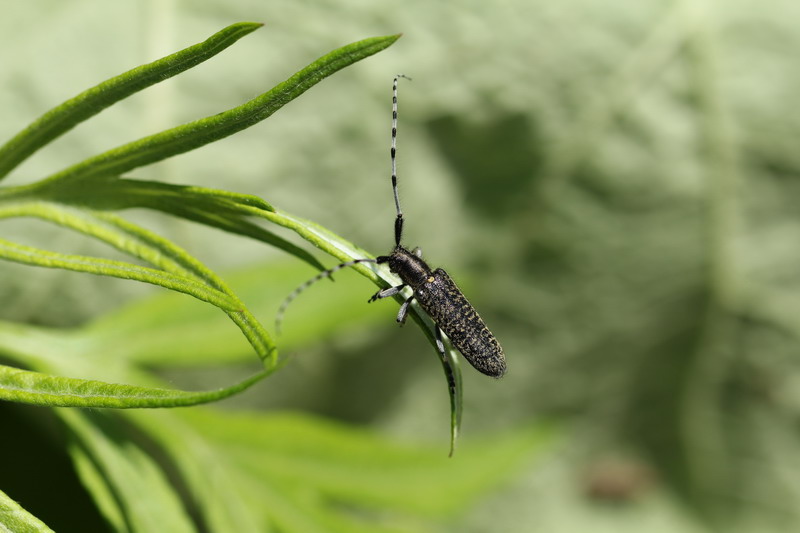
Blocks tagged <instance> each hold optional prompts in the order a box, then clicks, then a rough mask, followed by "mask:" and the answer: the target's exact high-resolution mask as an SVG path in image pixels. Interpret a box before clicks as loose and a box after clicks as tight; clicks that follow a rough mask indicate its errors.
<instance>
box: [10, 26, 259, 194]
mask: <svg viewBox="0 0 800 533" xmlns="http://www.w3.org/2000/svg"><path fill="white" fill-rule="evenodd" d="M261 26H262V24H259V23H255V22H240V23H237V24H232V25H230V26H228V27H227V28H224V29H222V30H221V31H219V32H217V33H215V34H214V35H212V36H211V37H209V38H208V39H206V40H205V41H203V42H202V43H199V44H196V45H194V46H190V47H188V48H185V49H184V50H181V51H180V52H176V53H174V54H171V55H168V56H167V57H164V58H162V59H159V60H157V61H153V62H152V63H148V64H146V65H142V66H140V67H136V68H134V69H131V70H129V71H127V72H124V73H122V74H120V75H119V76H114V77H113V78H111V79H108V80H106V81H104V82H102V83H100V84H98V85H96V86H94V87H92V88H91V89H87V90H86V91H84V92H82V93H81V94H79V95H77V96H75V97H73V98H71V99H69V100H67V101H66V102H64V103H63V104H61V105H59V106H58V107H55V108H54V109H51V110H50V111H48V112H47V113H45V114H44V115H42V116H41V117H39V118H38V119H36V120H35V121H34V122H33V123H32V124H31V125H30V126H28V127H27V128H25V129H24V130H22V131H21V132H20V133H18V134H17V135H16V136H15V137H13V138H12V139H11V140H10V141H8V142H7V143H6V144H5V145H3V146H2V147H0V179H2V178H3V177H4V176H6V175H7V174H8V173H9V172H10V171H11V170H13V169H14V168H15V167H16V166H17V165H19V164H20V163H21V162H22V161H24V160H25V159H26V158H28V157H29V156H30V155H31V154H33V153H34V152H36V150H38V149H39V148H41V147H42V146H45V145H46V144H47V143H49V142H51V141H52V140H54V139H56V138H58V137H59V136H61V135H62V134H64V133H66V132H67V131H69V130H70V129H72V128H74V127H75V126H76V125H78V124H80V123H81V122H83V121H85V120H87V119H89V118H91V117H93V116H94V115H96V114H98V113H100V112H101V111H103V110H104V109H106V108H107V107H109V106H111V105H113V104H115V103H116V102H119V101H120V100H123V99H124V98H127V97H128V96H130V95H132V94H134V93H136V92H138V91H141V90H142V89H145V88H147V87H150V86H151V85H154V84H156V83H158V82H160V81H164V80H166V79H169V78H171V77H172V76H175V75H176V74H180V73H181V72H184V71H186V70H188V69H190V68H192V67H194V66H196V65H198V64H200V63H202V62H203V61H205V60H207V59H209V58H211V57H213V56H215V55H216V54H218V53H220V52H222V51H223V50H225V49H226V48H228V47H229V46H231V45H232V44H233V43H235V42H236V41H238V40H239V39H241V38H242V37H244V36H245V35H247V34H248V33H250V32H252V31H254V30H256V29H258V28H260V27H261Z"/></svg>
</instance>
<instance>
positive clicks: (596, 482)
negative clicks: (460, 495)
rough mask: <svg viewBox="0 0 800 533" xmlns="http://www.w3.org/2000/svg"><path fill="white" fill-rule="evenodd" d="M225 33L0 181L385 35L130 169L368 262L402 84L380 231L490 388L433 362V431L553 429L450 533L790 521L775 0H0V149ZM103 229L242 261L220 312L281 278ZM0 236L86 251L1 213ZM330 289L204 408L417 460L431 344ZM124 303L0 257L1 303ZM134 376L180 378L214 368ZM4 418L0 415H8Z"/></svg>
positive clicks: (792, 151) (31, 308) (154, 224)
mask: <svg viewBox="0 0 800 533" xmlns="http://www.w3.org/2000/svg"><path fill="white" fill-rule="evenodd" d="M241 20H254V21H262V22H264V23H265V27H264V28H263V29H262V30H260V31H258V32H256V33H255V34H253V35H251V36H249V37H247V38H246V39H244V40H243V41H241V42H240V43H238V44H237V45H236V46H234V47H232V48H231V49H230V50H228V51H226V52H224V53H223V54H221V55H220V56H218V57H216V58H214V59H213V60H211V61H209V62H207V63H204V64H203V65H201V66H199V67H197V68H195V69H192V70H191V71H190V72H187V73H186V74H183V75H181V76H179V77H177V78H176V79H173V80H170V81H168V82H166V83H163V84H160V85H159V86H156V87H153V88H151V89H148V90H146V91H144V92H143V93H141V94H139V95H136V96H134V97H133V98H130V99H129V100H126V101H125V102H122V103H121V104H118V105H116V106H114V107H113V108H111V109H109V110H107V111H105V112H104V113H102V114H101V115H100V116H98V117H96V118H95V119H93V120H91V121H89V122H88V123H86V124H84V125H81V127H80V128H79V129H76V130H75V131H73V132H71V133H70V134H68V135H66V136H65V137H63V138H62V139H60V140H58V141H56V142H55V143H53V144H52V145H50V146H49V147H48V148H47V149H46V150H45V151H43V152H42V153H41V154H38V155H37V157H35V158H32V159H31V160H29V161H28V162H26V163H25V164H24V165H23V166H21V167H20V168H19V169H18V170H17V171H16V172H15V173H14V174H13V175H12V176H11V177H10V178H9V180H8V182H9V184H21V183H26V182H28V181H31V180H32V179H34V178H38V177H40V176H43V175H46V174H48V173H50V172H53V171H55V170H58V169H60V168H62V167H63V166H66V165H68V164H70V163H72V162H75V161H77V160H80V159H82V158H84V157H88V156H90V155H93V154H95V153H97V152H99V151H102V150H105V149H108V148H111V147H113V146H116V145H118V144H121V143H124V142H127V141H129V140H133V139H136V138H139V137H141V136H144V135H147V134H150V133H152V132H155V131H158V130H161V129H165V128H167V127H170V126H173V125H176V124H180V123H183V122H186V121H189V120H192V119H194V118H198V117H201V116H205V115H208V114H212V113H215V112H218V111H221V110H224V109H227V108H229V107H232V106H234V105H237V104H239V103H241V102H243V101H244V100H246V99H249V98H251V97H253V96H255V95H256V94H258V93H260V92H263V91H264V90H266V89H268V88H270V87H271V86H272V85H274V84H275V83H277V82H279V81H281V80H283V79H284V78H285V77H287V76H288V75H290V74H291V73H293V72H294V71H295V70H297V69H298V68H299V67H301V66H302V65H305V64H306V63H308V62H309V61H311V60H313V59H314V58H316V57H318V56H319V55H322V54H323V53H325V52H327V51H329V50H331V49H333V48H335V47H338V46H340V45H343V44H346V43H348V42H352V41H355V40H359V39H362V38H365V37H370V36H377V35H386V34H391V33H398V32H402V33H403V34H404V36H403V37H402V39H400V40H399V41H398V42H397V43H396V44H395V45H394V46H392V47H391V48H389V49H388V50H386V51H385V52H382V53H380V54H378V55H376V56H374V57H372V58H369V59H367V60H365V61H363V62H361V63H359V64H356V65H355V66H353V67H351V68H348V69H345V70H344V71H342V72H340V73H338V74H336V75H335V76H333V77H332V78H330V79H328V80H326V81H324V82H323V83H322V84H320V85H319V86H317V87H315V88H313V89H312V90H311V91H309V92H308V93H307V94H305V95H303V96H302V97H301V98H299V99H298V100H297V101H295V102H292V103H291V104H290V105H289V106H287V107H286V108H284V109H282V110H281V111H280V112H278V113H277V114H276V115H275V116H273V117H271V118H270V119H269V120H267V121H265V122H264V123H262V124H259V125H257V126H255V127H253V128H251V129H248V130H246V131H244V132H242V133H240V134H237V135H235V136H233V137H230V138H228V139H225V140H223V141H221V142H217V143H214V144H213V145H210V146H207V147H205V148H203V149H201V150H198V151H196V152H193V153H189V154H185V155H182V156H179V157H176V158H174V159H172V160H170V161H167V162H164V163H161V164H157V165H153V166H151V167H148V168H145V169H141V170H139V171H137V172H135V173H133V174H132V175H134V176H136V177H142V178H148V179H157V180H163V181H168V182H171V183H183V184H198V185H203V186H209V187H216V188H221V189H227V190H231V191H237V192H243V193H252V194H256V195H259V196H261V197H263V198H265V199H266V200H268V201H269V202H271V203H273V204H274V205H276V206H278V207H280V208H281V209H284V210H286V211H288V212H290V213H293V214H296V215H299V216H302V217H305V218H309V219H311V220H314V221H316V222H319V223H321V224H322V225H324V226H326V227H328V228H330V229H331V230H333V231H335V232H336V233H338V234H340V235H342V236H344V237H346V238H348V239H350V240H352V241H353V242H355V243H357V244H358V245H360V246H362V247H364V248H365V249H368V250H371V251H373V252H374V253H376V254H379V253H385V252H387V251H388V250H389V249H390V247H391V245H392V229H391V228H392V223H393V216H394V213H393V204H392V199H391V190H390V183H389V158H388V143H389V126H390V111H391V108H390V98H391V93H390V89H391V78H392V76H393V75H394V74H395V73H398V72H402V73H405V74H407V75H409V76H411V77H412V78H413V82H408V83H403V84H402V85H401V87H400V118H399V121H400V124H399V134H398V135H399V139H398V154H399V155H398V157H399V163H398V164H399V174H400V181H401V195H402V198H401V199H402V202H403V206H404V211H405V213H406V219H407V222H406V235H405V240H406V244H407V245H409V246H415V245H419V246H421V247H422V249H423V251H424V252H425V255H426V258H427V259H428V260H429V262H430V263H431V264H432V265H436V266H438V265H442V266H445V267H446V268H447V269H448V271H449V272H450V273H451V274H452V275H453V276H454V278H455V279H456V280H457V281H458V282H459V283H460V284H461V285H462V287H463V288H464V290H465V292H466V293H467V294H468V295H469V297H470V299H471V300H472V301H473V303H474V304H475V305H476V307H477V308H478V309H479V310H480V312H481V314H482V315H483V317H484V318H485V320H486V321H487V323H488V324H489V325H490V327H491V328H492V329H493V331H494V333H495V334H496V336H497V337H498V338H499V339H500V340H501V341H502V343H503V346H504V348H505V351H506V354H507V358H508V365H509V372H508V375H507V376H506V377H505V378H503V379H502V380H500V381H494V380H491V379H489V378H486V377H484V376H481V375H479V374H478V373H477V372H474V371H473V370H472V369H471V368H469V367H467V366H465V367H464V369H463V370H464V381H465V394H466V397H465V415H464V432H463V436H462V443H463V444H464V445H465V446H468V445H469V441H470V440H471V439H479V438H482V439H486V438H491V436H492V435H493V434H495V433H502V432H504V431H508V430H513V429H514V428H519V427H523V426H526V425H532V424H538V423H541V422H543V421H546V422H547V423H548V424H553V426H554V427H556V428H558V430H557V432H558V435H559V436H558V438H557V439H555V443H554V445H553V446H552V447H551V448H550V449H549V450H548V451H547V452H546V453H542V452H541V451H539V452H537V455H536V459H537V460H536V461H532V462H531V465H530V467H528V468H525V469H522V470H520V471H519V472H518V475H517V476H515V477H514V478H513V479H511V480H510V481H509V482H508V483H507V484H506V485H504V486H503V487H501V488H499V489H497V490H496V491H495V492H494V494H493V495H492V496H490V497H487V498H485V499H484V500H483V501H481V502H479V503H476V505H475V506H474V509H473V510H472V511H470V512H469V513H468V514H467V515H465V516H463V517H460V522H459V526H458V527H459V529H458V530H459V531H547V532H550V533H561V532H565V533H572V532H581V531H615V532H624V531H631V532H634V531H635V532H643V531H647V532H670V533H679V532H703V531H717V530H719V531H743V532H744V531H759V532H763V531H771V532H772V531H775V532H778V531H796V530H797V528H798V527H800V512H799V511H798V509H800V474H798V472H800V468H798V466H800V462H799V461H798V457H799V454H800V433H798V413H799V412H800V395H799V394H798V391H800V388H798V386H800V383H798V376H800V374H798V357H797V354H798V350H800V343H798V331H800V318H798V317H800V275H799V274H798V264H800V215H798V213H800V211H799V210H798V208H797V198H798V193H800V185H799V184H800V182H798V181H794V180H797V178H798V171H799V170H800V156H798V150H797V143H798V142H799V141H800V136H798V133H800V114H798V113H797V112H795V110H794V102H795V100H796V98H797V94H800V70H799V69H798V64H797V57H798V52H800V32H798V31H797V29H796V21H797V20H800V4H798V3H797V2H792V1H790V0H770V1H769V2H766V3H756V2H746V1H730V2H722V1H713V0H684V1H666V2H665V1H656V0H614V1H611V2H608V1H607V2H595V1H591V0H568V1H564V2H544V1H538V0H500V1H495V2H478V1H474V0H466V1H462V2H457V3H455V2H449V3H448V2H442V3H440V2H425V1H422V0H408V1H403V2H381V1H374V0H372V1H367V0H342V1H336V2H333V1H325V0H316V1H305V2H298V1H296V0H273V1H269V2H264V1H249V0H232V1H226V2H219V1H210V0H203V1H196V2H177V1H161V2H156V1H143V2H126V3H122V2H101V1H97V0H82V1H72V2H58V1H43V0H37V1H33V2H26V3H20V2H14V3H13V5H12V4H11V3H9V5H7V6H5V8H4V9H3V16H2V17H0V39H2V42H3V46H2V47H0V65H2V67H3V79H4V80H5V83H4V84H3V87H4V89H3V90H2V91H0V109H2V110H3V120H2V121H0V138H2V139H6V138H9V137H10V136H12V135H13V134H14V133H15V132H16V131H18V130H19V129H21V128H22V127H24V126H25V125H26V124H27V123H28V122H30V121H31V120H32V119H33V118H35V117H37V116H39V115H40V114H41V113H42V112H44V111H45V110H47V109H49V108H50V107H52V106H53V105H55V104H57V103H59V102H61V101H63V100H64V99H66V98H68V97H70V96H72V95H73V94H76V93H77V92H79V91H81V90H83V89H84V88H86V87H88V86H90V85H93V84H94V83H96V82H98V81H100V80H102V79H105V78H107V77H110V76H112V75H115V74H117V73H119V72H121V71H123V70H126V69H128V68H131V67H133V66H135V65H138V64H141V63H144V62H147V61H151V60H153V59H155V58H158V57H161V56H163V55H166V54H168V53H170V52H172V51H175V50H177V49H179V48H182V47H184V46H187V45H189V44H192V43H194V42H198V41H200V40H202V39H204V38H205V37H206V36H208V35H210V34H211V33H213V32H214V31H216V30H218V29H220V28H221V27H223V26H225V25H227V24H228V23H231V22H236V21H241ZM130 216H131V217H132V218H134V219H135V220H137V221H140V222H141V223H142V224H145V225H147V226H148V227H149V228H151V229H155V230H157V231H160V232H162V233H164V234H166V235H168V236H170V238H172V239H174V240H175V241H176V242H178V243H179V244H181V245H182V246H184V247H186V248H187V249H189V250H190V251H191V252H192V253H194V254H196V255H197V256H198V257H199V258H200V259H202V260H203V261H205V262H206V263H207V264H209V265H210V266H212V267H213V268H215V269H217V270H218V271H222V272H227V273H230V276H231V277H233V278H235V277H236V276H241V275H247V276H253V275H256V274H254V273H260V272H263V275H264V278H265V280H266V281H265V282H264V286H263V289H259V291H258V292H252V293H248V294H243V295H242V296H243V297H244V298H245V299H246V300H247V301H248V302H254V303H258V302H261V301H262V300H264V301H268V302H269V306H266V307H267V308H273V309H274V308H276V306H277V302H279V301H280V300H281V298H282V297H283V296H284V295H285V294H288V292H289V291H291V289H292V288H293V287H294V286H296V285H297V284H299V283H301V282H302V281H303V280H304V279H307V278H308V277H309V276H311V275H313V271H312V269H310V268H309V267H307V266H306V265H303V264H300V263H299V262H297V261H294V260H293V259H291V258H288V257H287V256H285V255H284V254H281V253H280V252H279V251H273V250H270V249H268V248H266V247H264V246H261V245H259V244H257V243H254V242H252V241H248V240H246V239H242V238H238V237H232V236H229V235H225V234H222V233H219V232H215V231H211V230H207V229H202V228H198V227H196V226H194V225H191V224H189V223H183V222H180V221H175V220H172V219H168V218H166V217H163V216H154V215H152V214H148V213H138V212H133V213H131V214H130ZM0 231H2V234H3V236H4V237H5V238H9V239H12V240H20V241H24V242H32V243H38V244H42V243H48V245H49V246H50V247H55V248H57V249H60V250H69V251H71V252H77V253H101V252H100V251H99V250H100V248H99V247H98V246H96V245H94V244H92V243H90V242H88V241H84V240H82V239H80V238H77V237H74V236H72V235H70V234H67V233H64V232H62V231H60V230H58V229H57V228H52V227H49V226H44V225H38V224H32V223H30V222H27V221H8V222H6V221H4V222H3V225H2V230H0ZM298 242H300V241H299V239H298ZM102 253H107V252H106V251H105V250H103V251H102ZM323 260H325V261H328V262H329V263H330V264H333V261H329V260H328V259H325V258H323ZM242 272H244V273H246V274H242ZM278 274H280V275H278ZM270 275H274V277H273V278H272V279H277V280H278V281H275V282H274V283H270V282H269V280H270ZM339 281H341V283H340V282H339ZM339 281H337V284H336V285H337V286H336V287H333V286H332V284H330V283H321V284H319V285H318V286H316V287H314V288H313V289H311V290H310V291H309V292H308V293H306V294H304V295H303V296H302V297H301V298H300V299H299V300H298V302H297V304H296V306H295V307H293V308H292V309H291V310H290V311H289V313H288V315H287V324H286V329H287V331H286V335H285V337H284V338H283V339H284V341H283V342H284V343H285V344H284V346H285V349H286V351H287V352H289V353H292V354H294V355H295V361H293V362H292V363H291V364H290V365H289V366H288V367H287V368H285V369H284V370H282V371H281V372H280V373H278V374H277V375H275V376H274V377H272V378H270V379H269V380H268V381H267V382H266V383H265V384H263V386H259V387H256V388H255V389H253V390H251V391H248V392H247V393H246V394H245V395H243V396H242V397H240V398H237V399H235V400H232V401H230V402H227V403H226V406H227V407H229V408H232V409H235V408H238V407H241V406H246V407H258V408H264V409H284V408H288V409H299V410H305V411H308V412H313V413H318V414H321V415H324V416H326V417H331V418H333V419H337V420H340V421H344V422H347V423H350V424H354V425H357V426H361V427H367V428H371V429H373V430H375V431H377V432H379V433H381V434H384V435H390V436H392V437H393V438H397V439H399V440H401V441H405V442H414V443H426V444H430V445H432V446H441V448H442V453H443V454H444V453H446V443H447V423H448V418H447V417H448V412H447V409H448V405H447V396H446V388H445V384H444V379H443V376H442V374H441V369H440V364H439V362H438V360H437V356H436V354H435V352H434V351H433V349H432V348H431V346H430V345H429V344H428V342H427V341H426V340H425V339H424V337H423V335H421V333H420V332H419V331H418V330H417V328H416V327H414V326H407V327H405V328H402V329H400V328H397V327H396V325H395V324H394V321H393V316H394V314H395V313H396V306H394V305H393V304H391V303H389V302H381V303H378V304H372V305H370V306H367V304H366V299H367V298H368V297H369V295H371V294H372V292H374V290H375V287H374V286H372V285H371V284H369V283H368V282H366V281H365V280H363V278H360V277H358V276H356V275H354V274H343V275H342V276H340V280H339ZM155 292H156V289H154V288H150V287H141V286H138V285H136V284H134V283H130V282H122V281H118V280H109V279H98V278H94V277H90V276H79V275H75V274H67V273H63V272H58V271H45V270H35V269H31V268H25V267H21V266H17V265H11V264H4V263H3V264H0V302H1V305H0V318H2V319H4V320H11V321H18V322H26V323H33V324H41V325H47V326H57V327H72V326H79V325H81V324H85V323H87V322H89V321H91V320H94V319H97V318H98V317H102V316H104V315H105V314H106V313H109V312H112V311H115V310H118V309H119V308H120V307H122V306H125V305H126V304H127V303H130V302H137V301H139V300H140V299H142V298H146V297H148V296H149V295H151V294H154V293H155ZM270 306H273V307H270ZM320 310H324V312H320ZM259 318H260V319H261V320H262V321H263V322H264V323H265V324H269V323H271V321H272V320H273V318H274V315H270V314H269V312H265V314H263V315H260V316H259ZM231 329H232V328H231ZM309 331H313V332H314V334H313V335H311V334H307V333H308V332H309ZM232 334H235V332H233V333H232ZM248 357H252V356H251V355H249V354H247V353H246V349H245V345H244V344H242V357H241V360H240V361H239V360H237V361H239V362H241V363H242V364H241V365H240V366H237V365H232V366H231V367H230V368H228V369H226V370H225V372H227V373H230V377H231V378H233V377H235V376H237V375H239V374H242V373H243V372H245V371H246V368H245V364H244V363H243V361H245V360H246V359H247V358H248ZM164 375H165V377H166V378H168V379H169V380H171V382H172V383H174V384H175V386H180V387H187V388H191V387H197V386H200V387H202V386H206V387H209V386H213V385H214V383H219V380H220V369H219V368H213V369H209V368H203V367H202V365H198V366H189V365H187V368H184V369H180V370H172V371H169V372H168V371H164ZM9 409H11V408H8V407H4V412H6V413H7V416H6V420H8V421H9V422H5V421H4V422H0V423H2V424H4V425H5V424H7V423H8V424H11V423H12V422H11V421H13V420H16V421H17V422H14V423H20V424H23V423H22V422H20V420H21V419H24V417H22V416H18V413H17V416H15V415H14V412H13V411H10V410H9ZM23 426H24V424H23ZM7 427H9V426H7ZM19 431H25V430H24V429H19Z"/></svg>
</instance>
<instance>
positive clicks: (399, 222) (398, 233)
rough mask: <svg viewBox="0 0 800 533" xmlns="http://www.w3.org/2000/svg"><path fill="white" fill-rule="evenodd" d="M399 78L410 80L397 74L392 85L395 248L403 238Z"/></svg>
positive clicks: (403, 75)
mask: <svg viewBox="0 0 800 533" xmlns="http://www.w3.org/2000/svg"><path fill="white" fill-rule="evenodd" d="M399 78H405V79H407V80H409V81H410V80H411V78H409V77H408V76H406V75H405V74H398V75H397V76H395V77H394V83H392V148H391V156H392V192H393V193H394V206H395V209H396V210H397V218H395V220H394V244H395V246H400V239H401V238H402V237H403V211H402V210H401V209H400V195H399V193H398V192H397V80H398V79H399Z"/></svg>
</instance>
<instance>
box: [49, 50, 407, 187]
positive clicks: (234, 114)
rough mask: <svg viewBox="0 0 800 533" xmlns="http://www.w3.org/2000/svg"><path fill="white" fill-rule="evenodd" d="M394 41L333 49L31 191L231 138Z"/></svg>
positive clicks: (119, 170) (121, 171) (110, 172)
mask: <svg viewBox="0 0 800 533" xmlns="http://www.w3.org/2000/svg"><path fill="white" fill-rule="evenodd" d="M399 37H400V36H399V35H390V36H385V37H372V38H369V39H364V40H362V41H357V42H355V43H351V44H349V45H346V46H343V47H341V48H338V49H336V50H334V51H332V52H330V53H328V54H326V55H324V56H322V57H320V58H319V59H317V60H316V61H314V62H313V63H311V64H309V65H308V66H306V67H305V68H303V69H301V70H300V71H298V72H297V73H296V74H294V75H293V76H291V77H289V78H288V79H286V80H285V81H283V82H281V83H279V84H278V85H276V86H275V87H273V88H272V89H271V90H269V91H267V92H266V93H263V94H261V95H259V96H257V97H255V98H253V99H252V100H250V101H248V102H246V103H244V104H242V105H240V106H237V107H234V108H232V109H229V110H227V111H223V112H222V113H218V114H215V115H212V116H209V117H206V118H202V119H199V120H195V121H193V122H189V123H187V124H184V125H182V126H177V127H175V128H171V129H168V130H165V131H162V132H160V133H156V134H154V135H150V136H147V137H143V138H141V139H139V140H136V141H133V142H130V143H128V144H125V145H122V146H119V147H117V148H113V149H111V150H108V151H106V152H103V153H102V154H99V155H96V156H94V157H90V158H88V159H86V160H84V161H82V162H80V163H77V164H75V165H73V166H71V167H68V168H66V169H64V170H62V171H60V172H57V173H56V174H53V175H52V176H50V177H49V178H46V179H45V180H43V181H41V182H39V183H37V184H35V186H36V187H49V186H53V185H63V184H64V183H69V182H72V181H80V180H84V179H87V178H91V177H97V176H112V175H121V174H124V173H125V172H128V171H130V170H132V169H134V168H137V167H141V166H145V165H149V164H152V163H155V162H157V161H161V160H163V159H167V158H169V157H172V156H175V155H178V154H181V153H184V152H188V151H190V150H194V149H196V148H199V147H201V146H204V145H206V144H209V143H211V142H214V141H217V140H220V139H223V138H225V137H228V136H229V135H233V134H234V133H237V132H239V131H241V130H243V129H246V128H249V127H250V126H252V125H254V124H256V123H258V122H260V121H262V120H264V119H265V118H267V117H269V116H271V115H272V114H273V113H275V112H276V111H278V110H279V109H280V108H282V107H283V106H284V105H285V104H287V103H289V102H290V101H292V100H294V99H295V98H297V97H298V96H300V95H301V94H303V93H304V92H306V91H307V90H308V89H310V88H311V87H313V86H314V85H316V84H317V83H319V82H320V81H322V80H323V79H325V78H327V77H328V76H330V75H331V74H334V73H335V72H337V71H339V70H341V69H342V68H344V67H347V66H349V65H351V64H353V63H355V62H357V61H360V60H361V59H364V58H366V57H369V56H371V55H373V54H375V53H377V52H379V51H381V50H383V49H385V48H387V47H388V46H390V45H391V44H393V43H394V42H395V41H396V40H397V39H398V38H399Z"/></svg>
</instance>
